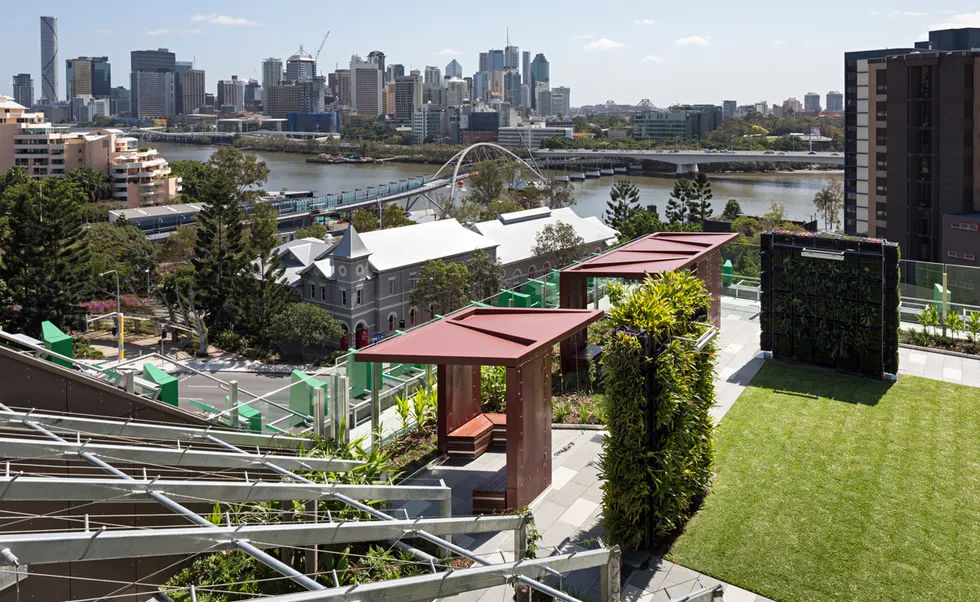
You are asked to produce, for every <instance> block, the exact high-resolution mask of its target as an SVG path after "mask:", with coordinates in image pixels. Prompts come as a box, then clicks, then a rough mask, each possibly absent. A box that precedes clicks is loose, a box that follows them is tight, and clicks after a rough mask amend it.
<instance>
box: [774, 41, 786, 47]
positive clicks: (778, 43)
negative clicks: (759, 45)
mask: <svg viewBox="0 0 980 602" xmlns="http://www.w3.org/2000/svg"><path fill="white" fill-rule="evenodd" d="M785 43H786V40H773V41H772V45H773V46H782V45H783V44H785Z"/></svg>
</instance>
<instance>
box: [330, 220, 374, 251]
mask: <svg viewBox="0 0 980 602" xmlns="http://www.w3.org/2000/svg"><path fill="white" fill-rule="evenodd" d="M371 253H372V251H370V250H368V247H366V246H364V241H363V240H361V235H360V234H358V233H357V229H356V228H354V224H351V225H350V226H348V227H347V230H346V231H344V235H343V237H341V239H340V242H339V243H337V246H336V247H334V248H333V250H332V251H330V255H331V256H333V257H335V258H337V259H360V258H361V257H367V256H368V255H371ZM317 259H322V256H321V257H317Z"/></svg>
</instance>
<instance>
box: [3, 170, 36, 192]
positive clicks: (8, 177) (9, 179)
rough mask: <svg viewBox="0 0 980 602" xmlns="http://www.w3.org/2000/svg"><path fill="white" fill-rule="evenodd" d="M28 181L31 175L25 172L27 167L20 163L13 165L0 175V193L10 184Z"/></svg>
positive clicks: (14, 184)
mask: <svg viewBox="0 0 980 602" xmlns="http://www.w3.org/2000/svg"><path fill="white" fill-rule="evenodd" d="M30 181H31V175H30V174H29V173H27V169H26V168H24V167H21V166H20V165H14V166H13V167H11V168H10V169H8V170H7V173H5V174H3V176H2V177H0V194H3V191H4V190H6V189H8V188H10V187H11V186H16V185H17V184H26V183H28V182H30Z"/></svg>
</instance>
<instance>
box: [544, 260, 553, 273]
mask: <svg viewBox="0 0 980 602" xmlns="http://www.w3.org/2000/svg"><path fill="white" fill-rule="evenodd" d="M550 271H551V264H550V263H548V262H547V261H546V262H544V273H545V274H547V273H548V272H550Z"/></svg>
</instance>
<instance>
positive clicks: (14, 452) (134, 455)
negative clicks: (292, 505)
mask: <svg viewBox="0 0 980 602" xmlns="http://www.w3.org/2000/svg"><path fill="white" fill-rule="evenodd" d="M27 422H28V423H29V422H30V421H27ZM208 437H210V435H209V436H208ZM208 440H210V439H208ZM215 440H217V439H215ZM82 451H85V452H89V453H91V454H95V455H99V456H105V457H109V458H118V459H121V460H125V461H127V462H137V463H146V464H159V465H164V466H177V467H189V468H243V469H249V468H254V467H256V466H260V465H261V463H262V461H263V460H266V459H269V458H271V459H274V460H275V461H276V462H280V463H282V464H283V465H285V466H288V467H290V468H292V469H294V470H318V471H323V472H347V471H349V470H353V469H354V468H357V467H358V466H361V465H362V464H364V463H363V462H361V461H357V460H333V459H329V458H307V457H298V456H296V457H291V456H276V455H271V454H265V455H258V454H252V453H248V452H242V454H234V453H228V452H220V451H208V450H197V449H190V448H189V447H188V448H179V447H138V446H134V445H109V444H104V443H91V444H88V443H71V442H69V441H64V440H61V441H54V440H49V441H46V440H37V439H15V438H8V437H0V453H2V457H5V458H24V459H31V458H50V457H51V455H52V454H62V455H65V456H72V455H78V454H80V453H81V452H82ZM243 454H244V455H243Z"/></svg>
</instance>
